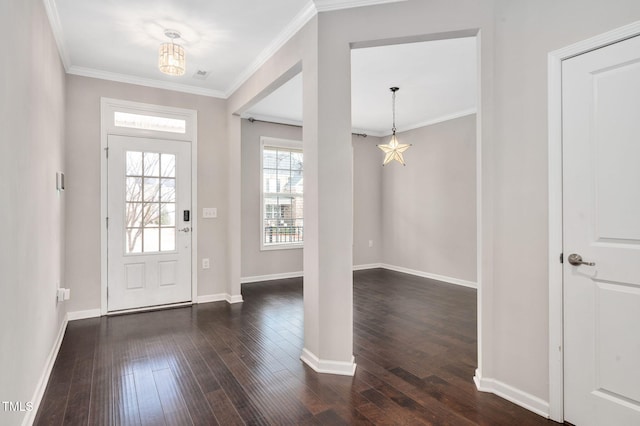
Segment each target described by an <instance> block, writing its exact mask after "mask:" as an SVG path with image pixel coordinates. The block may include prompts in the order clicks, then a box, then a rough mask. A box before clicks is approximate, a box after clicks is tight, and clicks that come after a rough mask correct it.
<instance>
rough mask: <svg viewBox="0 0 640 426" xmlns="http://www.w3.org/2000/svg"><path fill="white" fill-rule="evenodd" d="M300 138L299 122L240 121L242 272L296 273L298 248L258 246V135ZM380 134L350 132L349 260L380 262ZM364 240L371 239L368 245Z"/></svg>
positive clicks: (299, 266) (299, 262)
mask: <svg viewBox="0 0 640 426" xmlns="http://www.w3.org/2000/svg"><path fill="white" fill-rule="evenodd" d="M261 136H269V137H276V138H283V139H292V140H302V129H301V128H300V127H292V126H284V125H279V124H270V123H261V122H254V123H250V122H249V121H248V120H242V260H241V261H242V277H243V278H249V277H258V276H262V275H270V274H283V273H292V272H301V271H302V270H303V266H302V249H287V250H264V251H261V250H260V137H261ZM377 143H380V139H379V138H376V137H372V136H369V137H367V138H361V137H356V136H354V137H353V149H354V156H353V161H354V181H353V189H354V195H353V199H354V247H353V256H354V265H364V264H371V263H379V262H380V259H381V250H382V235H381V231H380V228H381V225H382V216H381V215H382V212H381V187H382V167H381V166H380V164H381V163H380V155H381V152H380V150H379V149H377V148H376V144H377ZM369 240H372V241H373V242H374V245H373V247H369V245H368V244H369Z"/></svg>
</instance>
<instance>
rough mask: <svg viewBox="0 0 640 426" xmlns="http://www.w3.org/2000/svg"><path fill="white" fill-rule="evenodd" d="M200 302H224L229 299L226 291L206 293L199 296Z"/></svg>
mask: <svg viewBox="0 0 640 426" xmlns="http://www.w3.org/2000/svg"><path fill="white" fill-rule="evenodd" d="M197 300H198V304H200V303H211V302H224V301H226V300H227V294H226V293H218V294H205V295H202V296H198V299H197Z"/></svg>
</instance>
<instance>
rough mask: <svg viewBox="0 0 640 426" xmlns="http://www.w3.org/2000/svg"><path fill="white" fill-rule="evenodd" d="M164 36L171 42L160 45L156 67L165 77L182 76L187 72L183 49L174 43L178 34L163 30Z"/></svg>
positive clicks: (173, 31) (178, 36)
mask: <svg viewBox="0 0 640 426" xmlns="http://www.w3.org/2000/svg"><path fill="white" fill-rule="evenodd" d="M164 35H166V36H167V37H169V38H170V39H171V42H170V43H162V44H161V45H160V53H159V56H158V67H159V68H160V71H162V72H163V73H165V74H167V75H173V76H180V75H184V73H185V71H186V70H187V67H186V58H185V54H184V48H183V47H182V46H180V45H178V44H175V43H174V40H175V39H177V38H180V33H179V32H178V31H175V30H165V32H164Z"/></svg>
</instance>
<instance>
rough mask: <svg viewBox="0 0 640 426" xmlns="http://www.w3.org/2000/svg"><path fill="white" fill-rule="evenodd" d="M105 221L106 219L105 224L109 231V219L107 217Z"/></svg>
mask: <svg viewBox="0 0 640 426" xmlns="http://www.w3.org/2000/svg"><path fill="white" fill-rule="evenodd" d="M104 219H105V224H106V226H107V229H109V218H108V217H105V218H104Z"/></svg>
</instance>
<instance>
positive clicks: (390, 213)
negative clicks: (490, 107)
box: [382, 114, 477, 282]
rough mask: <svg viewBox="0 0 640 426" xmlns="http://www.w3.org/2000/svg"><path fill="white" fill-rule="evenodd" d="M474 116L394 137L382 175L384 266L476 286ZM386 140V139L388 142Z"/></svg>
mask: <svg viewBox="0 0 640 426" xmlns="http://www.w3.org/2000/svg"><path fill="white" fill-rule="evenodd" d="M475 120H476V116H475V114H473V115H468V116H465V117H462V118H457V119H454V120H449V121H445V122H442V123H438V124H435V125H432V126H426V127H422V128H419V129H415V130H411V131H408V132H403V133H399V134H398V140H399V141H400V143H407V144H413V146H412V147H411V148H409V149H408V150H407V151H406V152H405V162H406V164H407V166H406V167H403V166H402V165H400V164H399V163H397V162H393V163H391V164H388V165H387V166H385V167H384V170H383V172H382V229H383V240H384V247H383V256H382V262H383V263H385V264H389V265H392V266H399V267H402V268H407V269H413V270H416V271H420V272H426V273H430V274H436V275H442V276H444V277H449V278H457V279H461V280H465V281H471V282H475V281H476V252H477V250H476V125H475ZM388 139H389V138H386V139H385V142H384V143H386V142H387V140H388Z"/></svg>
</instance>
